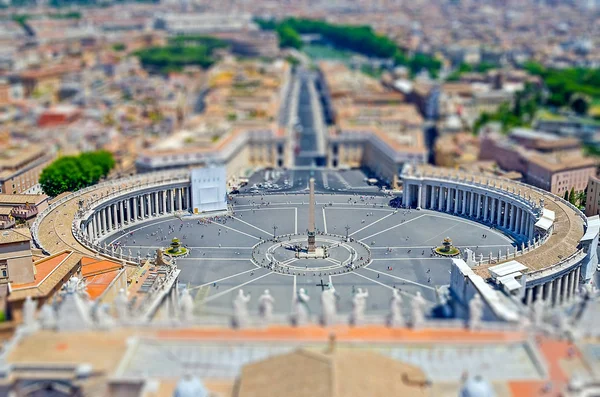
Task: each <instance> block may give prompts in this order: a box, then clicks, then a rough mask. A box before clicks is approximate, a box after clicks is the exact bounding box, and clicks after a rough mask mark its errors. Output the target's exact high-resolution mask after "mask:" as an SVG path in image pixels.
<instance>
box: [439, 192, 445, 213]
mask: <svg viewBox="0 0 600 397" xmlns="http://www.w3.org/2000/svg"><path fill="white" fill-rule="evenodd" d="M438 193H439V195H438V211H440V212H441V211H442V203H443V200H444V187H443V186H440V187H439V188H438Z"/></svg>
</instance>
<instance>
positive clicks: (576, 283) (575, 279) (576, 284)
mask: <svg viewBox="0 0 600 397" xmlns="http://www.w3.org/2000/svg"><path fill="white" fill-rule="evenodd" d="M580 271H581V266H579V267H577V269H576V270H574V271H573V273H575V274H574V275H573V291H571V296H575V294H576V293H577V289H578V288H579V275H580Z"/></svg>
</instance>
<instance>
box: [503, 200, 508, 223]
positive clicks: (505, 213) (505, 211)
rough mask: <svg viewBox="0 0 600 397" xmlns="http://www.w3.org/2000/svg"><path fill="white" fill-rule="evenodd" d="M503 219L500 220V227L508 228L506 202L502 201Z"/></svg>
mask: <svg viewBox="0 0 600 397" xmlns="http://www.w3.org/2000/svg"><path fill="white" fill-rule="evenodd" d="M503 204H504V220H503V221H502V227H503V228H504V229H508V227H507V226H508V202H506V201H504V202H503Z"/></svg>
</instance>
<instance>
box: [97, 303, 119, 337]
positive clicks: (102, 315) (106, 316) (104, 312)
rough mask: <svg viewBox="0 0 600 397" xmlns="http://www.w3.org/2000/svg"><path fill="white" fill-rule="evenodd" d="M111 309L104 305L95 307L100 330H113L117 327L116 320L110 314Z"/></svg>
mask: <svg viewBox="0 0 600 397" xmlns="http://www.w3.org/2000/svg"><path fill="white" fill-rule="evenodd" d="M108 310H109V307H108V306H106V305H102V304H96V305H95V307H94V316H95V318H96V324H97V325H98V328H100V329H102V330H106V331H108V330H111V329H113V328H114V327H115V325H116V321H115V319H114V318H113V317H112V316H111V315H110V313H108Z"/></svg>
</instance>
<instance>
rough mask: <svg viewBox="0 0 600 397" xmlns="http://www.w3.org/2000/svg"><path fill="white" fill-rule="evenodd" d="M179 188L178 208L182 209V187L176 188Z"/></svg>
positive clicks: (183, 208)
mask: <svg viewBox="0 0 600 397" xmlns="http://www.w3.org/2000/svg"><path fill="white" fill-rule="evenodd" d="M177 190H179V204H180V205H179V210H180V211H183V210H185V207H184V206H183V204H184V200H183V188H180V189H177Z"/></svg>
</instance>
